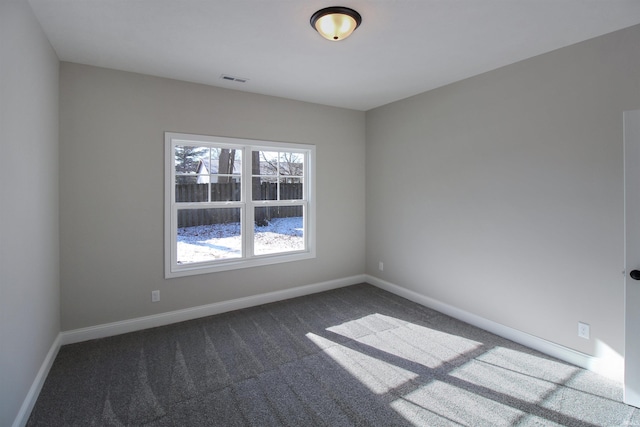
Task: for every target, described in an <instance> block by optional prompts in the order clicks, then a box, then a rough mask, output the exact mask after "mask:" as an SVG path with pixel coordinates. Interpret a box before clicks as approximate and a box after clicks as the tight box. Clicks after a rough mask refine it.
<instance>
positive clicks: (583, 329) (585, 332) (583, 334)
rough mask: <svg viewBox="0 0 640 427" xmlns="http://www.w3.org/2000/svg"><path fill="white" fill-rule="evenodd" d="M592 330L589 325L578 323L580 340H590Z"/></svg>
mask: <svg viewBox="0 0 640 427" xmlns="http://www.w3.org/2000/svg"><path fill="white" fill-rule="evenodd" d="M589 335H590V328H589V324H588V323H584V322H578V336H579V337H580V338H584V339H589Z"/></svg>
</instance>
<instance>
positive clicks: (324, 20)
mask: <svg viewBox="0 0 640 427" xmlns="http://www.w3.org/2000/svg"><path fill="white" fill-rule="evenodd" d="M361 22H362V16H360V14H359V13H358V12H356V11H355V10H353V9H349V8H348V7H342V6H333V7H327V8H324V9H320V10H319V11H317V12H316V13H314V14H313V15H311V26H312V27H313V28H314V29H315V30H316V31H317V32H318V33H320V35H321V36H322V37H324V38H325V39H327V40H331V41H340V40H342V39H346V38H347V37H349V36H350V35H351V33H353V31H354V30H355V29H356V28H358V26H359V25H360V23H361Z"/></svg>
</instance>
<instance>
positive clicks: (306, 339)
mask: <svg viewBox="0 0 640 427" xmlns="http://www.w3.org/2000/svg"><path fill="white" fill-rule="evenodd" d="M621 399H622V388H621V386H620V384H618V383H615V382H612V381H609V380H607V379H605V378H602V377H600V376H598V375H596V374H594V373H592V372H588V371H585V370H583V369H579V368H576V367H575V366H571V365H569V364H567V363H564V362H560V361H558V360H555V359H553V358H550V357H548V356H544V355H542V354H540V353H537V352H535V351H533V350H530V349H528V348H526V347H523V346H520V345H517V344H514V343H513V342H510V341H508V340H505V339H503V338H500V337H497V336H495V335H492V334H490V333H488V332H486V331H483V330H480V329H477V328H474V327H472V326H470V325H468V324H466V323H463V322H460V321H457V320H454V319H452V318H450V317H447V316H445V315H443V314H440V313H438V312H435V311H433V310H430V309H427V308H425V307H422V306H420V305H418V304H414V303H412V302H410V301H407V300H405V299H403V298H400V297H398V296H395V295H393V294H390V293H387V292H385V291H383V290H380V289H377V288H375V287H373V286H370V285H366V284H362V285H356V286H350V287H347V288H342V289H337V290H334V291H329V292H323V293H320V294H315V295H310V296H305V297H301V298H296V299H292V300H288V301H283V302H279V303H274V304H268V305H263V306H259V307H254V308H250V309H245V310H239V311H235V312H231V313H226V314H222V315H217V316H211V317H207V318H203V319H198V320H194V321H189V322H183V323H179V324H175V325H171V326H167V327H161V328H155V329H149V330H145V331H141V332H135V333H130V334H125V335H120V336H116V337H111V338H105V339H100V340H94V341H89V342H84V343H79V344H73V345H68V346H63V347H62V348H61V350H60V352H59V354H58V357H57V358H56V360H55V362H54V365H53V367H52V369H51V372H50V373H49V376H48V377H47V380H46V382H45V384H44V387H43V389H42V392H41V394H40V396H39V398H38V401H37V403H36V405H35V408H34V410H33V412H32V414H31V417H30V418H29V422H28V426H216V425H219V426H246V425H255V426H281V425H282V426H316V425H318V426H369V425H371V426H515V425H518V426H520V425H522V426H534V425H535V426H554V425H563V426H631V425H640V410H638V409H635V408H633V407H630V406H627V405H624V404H623V403H621Z"/></svg>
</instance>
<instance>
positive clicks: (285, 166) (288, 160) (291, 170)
mask: <svg viewBox="0 0 640 427" xmlns="http://www.w3.org/2000/svg"><path fill="white" fill-rule="evenodd" d="M303 171H304V155H303V154H301V153H280V175H288V176H302V175H303Z"/></svg>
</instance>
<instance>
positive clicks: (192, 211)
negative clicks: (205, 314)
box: [165, 132, 315, 278]
mask: <svg viewBox="0 0 640 427" xmlns="http://www.w3.org/2000/svg"><path fill="white" fill-rule="evenodd" d="M165 145H166V166H165V205H166V206H165V277H167V278H171V277H179V276H185V275H191V274H203V273H211V272H216V271H223V270H230V269H236V268H245V267H254V266H258V265H266V264H274V263H280V262H287V261H296V260H301V259H307V258H313V257H314V256H315V250H314V231H315V223H314V217H315V209H314V203H313V191H314V187H313V179H314V177H313V171H314V167H313V166H314V161H315V160H314V154H315V147H314V146H310V145H304V144H291V143H282V142H267V141H253V140H245V139H235V138H222V137H211V136H199V135H188V134H178V133H168V132H167V133H165Z"/></svg>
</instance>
